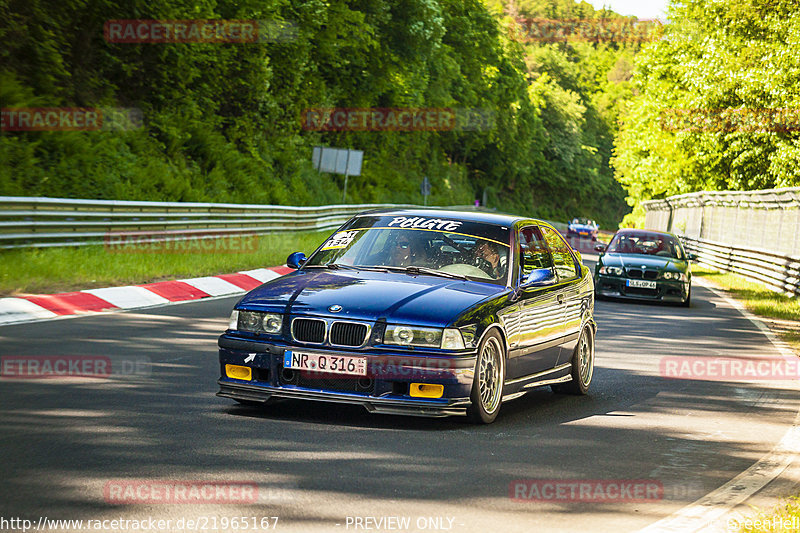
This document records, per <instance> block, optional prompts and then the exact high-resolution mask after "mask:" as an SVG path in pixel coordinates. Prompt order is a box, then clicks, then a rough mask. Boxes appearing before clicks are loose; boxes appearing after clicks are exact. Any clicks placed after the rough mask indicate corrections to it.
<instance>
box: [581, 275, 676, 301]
mask: <svg viewBox="0 0 800 533" xmlns="http://www.w3.org/2000/svg"><path fill="white" fill-rule="evenodd" d="M627 279H628V278H622V277H616V276H607V275H602V274H600V275H598V276H597V277H596V279H595V282H594V288H595V293H596V294H597V295H599V296H606V297H610V298H627V299H631V300H650V301H660V302H676V303H682V302H685V301H686V299H687V298H688V297H689V290H690V286H691V283H690V282H683V281H677V280H674V281H673V280H670V281H667V280H663V279H659V280H654V281H655V282H656V288H655V289H640V288H634V287H628V286H626V284H625V283H626V280H627Z"/></svg>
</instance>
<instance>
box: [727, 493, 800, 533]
mask: <svg viewBox="0 0 800 533" xmlns="http://www.w3.org/2000/svg"><path fill="white" fill-rule="evenodd" d="M730 526H734V527H736V526H738V527H739V531H741V532H742V533H756V532H758V533H772V532H775V533H777V532H788V531H799V530H800V496H793V497H791V498H787V499H786V500H785V501H784V502H782V503H781V504H780V505H778V506H777V507H775V508H774V509H773V510H772V511H771V512H762V513H759V514H757V515H756V516H754V517H750V518H744V519H742V520H738V521H736V523H732V524H730ZM730 526H729V527H728V529H729V530H731V531H733V530H734V529H733V528H732V527H730Z"/></svg>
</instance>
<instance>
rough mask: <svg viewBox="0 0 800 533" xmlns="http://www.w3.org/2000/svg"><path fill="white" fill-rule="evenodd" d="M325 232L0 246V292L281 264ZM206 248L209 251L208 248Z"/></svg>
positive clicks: (80, 286)
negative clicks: (207, 241) (210, 240)
mask: <svg viewBox="0 0 800 533" xmlns="http://www.w3.org/2000/svg"><path fill="white" fill-rule="evenodd" d="M329 234H330V231H327V230H326V231H315V232H301V233H275V234H271V235H262V236H258V237H250V238H249V240H248V238H243V239H239V240H237V239H229V238H223V239H219V240H218V241H219V242H218V243H217V244H216V245H214V246H210V247H209V246H208V245H206V247H205V248H203V246H204V245H203V244H202V241H183V243H169V244H168V245H152V246H146V245H134V246H117V247H115V246H112V245H106V246H103V245H98V246H83V247H69V248H33V249H31V248H28V249H18V250H3V251H0V296H13V295H15V294H25V293H38V294H50V293H56V292H65V291H71V290H81V289H92V288H97V287H114V286H119V285H139V284H142V283H152V282H155V281H164V280H171V279H178V278H193V277H199V276H212V275H215V274H229V273H231V272H236V271H238V270H248V269H253V268H262V267H270V266H276V265H282V264H285V262H286V256H288V255H289V254H290V253H292V252H296V251H298V250H299V251H302V252H305V253H306V254H307V255H308V254H310V253H311V252H313V251H314V249H316V247H317V246H319V245H320V244H321V243H322V242H323V241H324V240H325V238H326V237H327V236H328V235H329ZM209 248H213V250H210V251H209Z"/></svg>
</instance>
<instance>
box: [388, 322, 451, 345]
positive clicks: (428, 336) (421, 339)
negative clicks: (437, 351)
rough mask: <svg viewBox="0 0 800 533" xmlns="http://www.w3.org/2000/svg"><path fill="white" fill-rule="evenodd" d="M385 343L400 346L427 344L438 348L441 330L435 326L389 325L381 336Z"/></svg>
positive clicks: (440, 342)
mask: <svg viewBox="0 0 800 533" xmlns="http://www.w3.org/2000/svg"><path fill="white" fill-rule="evenodd" d="M383 342H384V343H385V344H399V345H400V346H427V347H429V348H438V347H439V346H441V344H442V330H441V329H437V328H417V327H413V326H398V325H390V326H387V327H386V333H385V334H384V336H383Z"/></svg>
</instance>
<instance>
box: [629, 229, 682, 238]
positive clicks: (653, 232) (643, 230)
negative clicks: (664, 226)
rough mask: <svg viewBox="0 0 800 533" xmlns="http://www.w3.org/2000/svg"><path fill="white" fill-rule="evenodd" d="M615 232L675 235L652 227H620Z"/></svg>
mask: <svg viewBox="0 0 800 533" xmlns="http://www.w3.org/2000/svg"><path fill="white" fill-rule="evenodd" d="M617 233H619V234H621V235H624V234H635V233H650V234H655V235H663V236H665V237H675V238H677V237H676V236H675V235H673V234H672V233H668V232H666V231H658V230H654V229H639V228H622V229H619V230H617Z"/></svg>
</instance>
